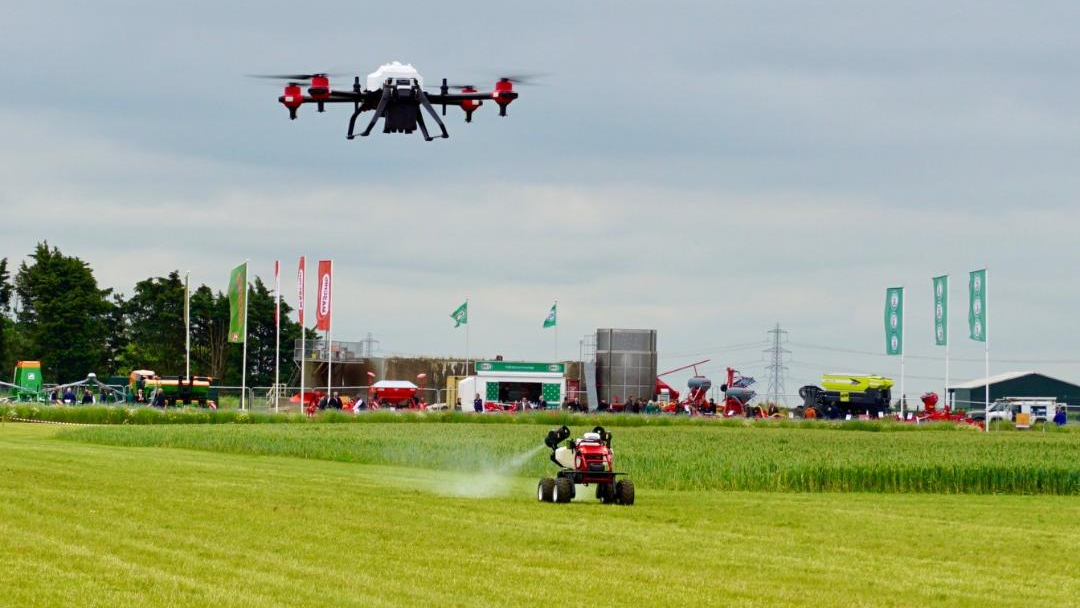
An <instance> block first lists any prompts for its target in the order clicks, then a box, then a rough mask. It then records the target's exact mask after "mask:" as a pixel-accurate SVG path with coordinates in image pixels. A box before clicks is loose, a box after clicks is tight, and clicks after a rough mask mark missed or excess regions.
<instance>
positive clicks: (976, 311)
mask: <svg viewBox="0 0 1080 608" xmlns="http://www.w3.org/2000/svg"><path fill="white" fill-rule="evenodd" d="M968 334H969V335H970V336H971V339H972V340H975V341H976V342H986V269H985V268H983V269H982V270H973V271H971V273H970V274H969V275H968Z"/></svg>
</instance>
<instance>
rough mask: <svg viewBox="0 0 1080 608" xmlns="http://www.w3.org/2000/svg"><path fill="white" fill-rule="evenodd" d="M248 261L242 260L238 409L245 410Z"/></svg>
mask: <svg viewBox="0 0 1080 608" xmlns="http://www.w3.org/2000/svg"><path fill="white" fill-rule="evenodd" d="M247 264H248V260H244V291H243V294H244V356H243V358H242V360H241V361H242V362H241V363H240V409H241V410H246V409H247V343H248V340H247V335H248V330H247V322H248V286H247V271H248V266H247Z"/></svg>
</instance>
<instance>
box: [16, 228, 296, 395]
mask: <svg viewBox="0 0 1080 608" xmlns="http://www.w3.org/2000/svg"><path fill="white" fill-rule="evenodd" d="M222 279H223V280H222V284H224V283H225V280H224V279H225V277H224V276H223V277H222ZM291 311H292V308H291V307H290V306H288V305H287V304H286V303H285V302H282V303H281V344H282V348H281V361H280V363H281V369H282V381H286V380H288V378H289V376H290V375H291V374H292V372H293V370H294V369H295V365H294V364H293V362H292V354H293V350H292V344H293V340H295V339H298V338H299V337H300V326H299V325H298V324H297V323H296V322H294V321H292V320H291V319H290V318H289V313H290V312H291ZM228 330H229V298H228V296H226V295H225V294H224V293H222V292H221V291H220V290H218V291H215V290H213V289H211V288H210V287H208V286H206V285H199V286H198V287H194V286H193V287H192V290H191V373H193V374H196V375H209V376H212V377H213V378H214V379H215V380H216V381H217V382H218V383H220V384H226V385H232V384H239V383H240V372H241V370H240V367H241V349H242V347H243V345H242V344H230V343H229V342H228V335H227V334H228ZM308 331H309V334H308V335H309V337H314V332H312V331H311V330H308ZM274 333H275V326H274V297H273V293H272V292H271V291H270V289H269V288H267V286H266V285H265V284H263V282H262V279H260V278H258V277H256V278H255V281H254V283H253V284H251V285H249V287H248V337H247V339H248V357H247V367H248V370H247V374H248V384H249V385H252V386H267V385H269V384H271V383H272V382H273V380H274V338H275V336H274ZM184 351H185V335H184V280H183V278H182V277H181V276H180V273H179V272H178V271H173V272H170V273H169V274H168V276H165V277H151V278H147V279H143V280H142V281H139V282H138V283H136V284H135V288H134V289H133V291H132V293H131V295H130V296H129V297H126V298H125V296H124V295H123V294H121V293H114V292H113V291H112V290H111V289H101V288H99V287H98V284H97V280H96V279H95V278H94V273H93V271H92V270H91V269H90V266H89V265H88V264H87V263H86V262H84V261H82V260H80V259H79V258H77V257H70V256H66V255H64V254H62V253H61V252H60V250H59V249H57V248H56V247H52V248H50V247H49V244H48V243H47V242H43V243H39V244H38V245H37V247H36V248H35V249H34V252H33V254H31V255H30V258H29V259H28V260H27V261H25V262H23V263H21V264H20V265H19V268H18V270H17V272H15V273H14V276H12V272H11V270H10V269H9V268H8V260H7V258H3V259H0V363H2V365H3V367H2V368H0V369H2V370H5V373H7V372H8V371H9V370H12V369H14V366H15V362H16V361H18V360H40V361H41V363H42V368H43V372H44V376H45V379H46V380H47V381H50V382H71V381H74V380H81V379H82V378H85V377H86V374H87V373H89V372H95V373H97V375H98V376H99V377H101V378H102V379H104V377H105V376H109V375H123V376H126V375H127V374H128V372H130V371H131V370H133V369H152V370H154V371H156V372H158V373H159V374H166V375H176V374H183V373H184Z"/></svg>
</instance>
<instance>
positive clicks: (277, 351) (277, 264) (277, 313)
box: [274, 260, 281, 413]
mask: <svg viewBox="0 0 1080 608" xmlns="http://www.w3.org/2000/svg"><path fill="white" fill-rule="evenodd" d="M274 325H275V327H274V412H275V413H277V411H278V403H279V402H280V401H281V395H279V394H278V391H279V390H281V389H280V386H281V261H280V260H274Z"/></svg>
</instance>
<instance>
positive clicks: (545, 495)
mask: <svg viewBox="0 0 1080 608" xmlns="http://www.w3.org/2000/svg"><path fill="white" fill-rule="evenodd" d="M569 438H570V429H569V428H567V427H565V426H564V427H562V428H559V429H552V430H551V431H548V434H547V437H545V438H544V445H546V446H547V447H549V448H551V462H553V463H555V466H557V467H559V471H558V473H556V474H555V477H554V478H552V477H544V478H542V479H541V480H540V483H539V484H537V486H536V498H537V499H538V500H539V501H540V502H557V503H565V502H570V501H571V500H573V498H574V496H575V494H576V492H577V490H576V487H577V486H579V485H582V486H588V485H594V486H596V498H597V499H599V500H600V502H602V503H604V504H619V505H632V504H634V482H632V481H630V480H629V479H620V480H616V479H615V477H616V476H617V475H625V473H618V472H616V471H615V470H614V469H613V467H612V451H611V433H609V432H608V431H605V430H604V427H602V426H598V427H596V428H594V429H593V430H592V432H590V433H585V434H584V435H583V436H582V437H581V439H575V440H573V441H567V440H568V439H569ZM564 441H566V445H563V446H560V444H561V443H563V442H564Z"/></svg>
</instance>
